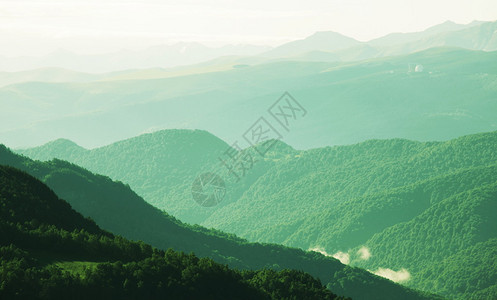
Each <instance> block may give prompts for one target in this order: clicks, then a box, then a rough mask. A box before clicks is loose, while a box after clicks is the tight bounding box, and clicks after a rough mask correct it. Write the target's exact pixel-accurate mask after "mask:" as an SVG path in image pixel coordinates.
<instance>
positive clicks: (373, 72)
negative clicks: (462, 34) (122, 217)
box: [0, 48, 497, 149]
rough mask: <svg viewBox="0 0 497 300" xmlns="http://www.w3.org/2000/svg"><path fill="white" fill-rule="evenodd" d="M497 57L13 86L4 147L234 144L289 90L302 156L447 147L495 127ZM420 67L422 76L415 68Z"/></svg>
mask: <svg viewBox="0 0 497 300" xmlns="http://www.w3.org/2000/svg"><path fill="white" fill-rule="evenodd" d="M496 55H497V52H485V51H472V50H464V49H459V48H432V49H428V50H425V51H422V52H416V53H413V54H410V55H403V56H395V57H388V58H376V59H372V60H366V61H361V62H347V63H345V62H343V63H337V62H319V61H317V62H304V61H278V62H273V63H268V64H260V65H253V66H249V67H245V68H238V69H236V68H235V69H233V68H232V69H230V70H225V71H218V72H211V73H202V74H189V75H185V76H179V77H168V78H157V79H146V80H145V79H143V80H142V79H135V80H122V81H121V80H116V81H102V82H91V83H42V82H31V83H21V84H15V85H9V86H6V87H3V88H0V99H1V105H2V108H3V109H2V110H0V128H1V129H0V140H1V141H2V142H4V143H5V144H8V145H9V146H11V147H15V148H18V147H30V146H34V145H40V144H44V143H46V142H48V141H50V140H54V139H57V138H60V137H64V138H68V139H71V140H74V141H76V142H77V143H78V144H80V145H83V146H85V147H87V148H93V147H98V146H102V145H107V144H110V143H112V142H115V141H118V140H123V139H126V138H129V137H132V136H137V135H139V134H141V133H144V132H151V131H156V130H159V129H167V128H184V129H195V128H202V129H205V130H208V131H210V132H213V133H215V134H216V135H218V136H220V137H221V138H223V139H224V140H227V141H230V142H233V141H235V140H236V139H239V138H240V135H241V134H243V133H244V132H245V131H246V130H247V129H248V128H249V127H250V126H251V125H252V124H253V123H254V122H255V120H257V118H258V117H260V116H261V114H263V113H265V112H266V111H267V109H268V108H269V107H270V106H271V105H272V104H273V103H275V102H276V101H277V100H278V99H279V98H280V97H281V95H282V93H283V92H284V91H288V92H290V94H291V95H292V96H293V97H294V98H295V99H297V100H298V101H299V103H301V105H302V106H303V107H305V108H306V110H307V111H308V112H309V114H308V117H305V118H302V119H299V120H298V121H296V122H293V123H294V125H293V128H292V130H291V131H290V132H288V133H287V134H285V141H287V142H288V143H289V144H291V145H292V146H294V147H296V148H297V149H308V148H313V147H321V146H327V145H339V144H350V143H356V142H360V141H364V140H366V139H370V138H395V137H401V138H408V139H415V140H422V141H427V140H447V139H450V138H455V137H457V136H460V135H463V134H471V133H477V132H483V131H492V130H495V128H497V120H496V115H495V114H493V113H492V112H493V111H495V109H497V108H496V107H495V101H493V99H495V95H496V94H497V86H496V85H495V76H496V74H497V73H496V71H495V70H497V63H496V61H497V59H496ZM413 64H414V66H415V65H418V64H419V65H422V66H424V71H423V72H414V71H412V70H413V69H414V67H413ZM409 66H411V67H410V68H411V72H410V71H409V70H410V69H409ZM140 76H141V75H140ZM247 82H250V85H248V84H247ZM270 118H271V117H270ZM275 126H276V127H275V129H276V130H284V129H282V128H280V127H278V124H276V125H275Z"/></svg>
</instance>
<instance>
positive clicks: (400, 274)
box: [370, 268, 411, 282]
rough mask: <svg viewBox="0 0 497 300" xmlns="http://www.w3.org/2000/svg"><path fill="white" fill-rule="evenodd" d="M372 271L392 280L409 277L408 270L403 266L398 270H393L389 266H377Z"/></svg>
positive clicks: (407, 278) (401, 280) (402, 279)
mask: <svg viewBox="0 0 497 300" xmlns="http://www.w3.org/2000/svg"><path fill="white" fill-rule="evenodd" d="M370 272H371V271H370ZM372 273H374V274H376V275H378V276H381V277H384V278H387V279H390V280H391V281H393V282H404V281H407V280H409V279H410V278H411V274H410V273H409V271H407V270H406V269H404V268H402V269H400V270H399V271H394V270H392V269H389V268H378V270H376V272H372Z"/></svg>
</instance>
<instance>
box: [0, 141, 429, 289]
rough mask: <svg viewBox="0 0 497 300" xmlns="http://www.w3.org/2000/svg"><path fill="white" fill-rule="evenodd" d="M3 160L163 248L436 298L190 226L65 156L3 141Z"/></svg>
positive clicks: (336, 284)
mask: <svg viewBox="0 0 497 300" xmlns="http://www.w3.org/2000/svg"><path fill="white" fill-rule="evenodd" d="M65 143H66V144H67V145H71V144H70V143H67V142H65ZM55 144H59V143H55ZM59 145H60V144H59ZM0 164H6V165H9V166H14V167H17V168H19V169H22V170H24V171H26V172H29V173H30V174H32V175H33V176H35V177H37V178H39V179H40V180H42V181H43V182H44V183H46V184H47V185H48V186H49V187H50V188H51V189H53V190H54V191H55V192H56V193H57V195H59V196H60V197H62V198H64V199H67V201H68V202H69V203H70V204H71V206H72V207H73V208H74V209H76V210H77V211H78V212H81V213H82V214H83V215H84V216H87V217H91V218H92V219H93V220H95V222H96V224H98V225H99V226H101V227H102V228H105V229H106V230H109V231H111V232H112V233H114V234H119V235H122V236H124V237H125V238H129V239H132V240H141V241H144V242H146V243H149V244H151V245H152V246H154V247H158V248H160V249H168V248H173V249H174V250H179V251H184V252H191V251H193V252H194V253H195V255H197V256H198V257H209V258H212V259H213V260H214V261H217V262H218V263H222V264H228V265H229V266H230V267H234V268H237V269H244V270H257V269H263V268H266V269H271V270H278V271H283V274H284V272H289V271H284V269H296V270H303V271H306V272H308V273H310V274H312V275H313V276H316V277H318V278H320V280H322V282H323V283H324V284H326V285H327V286H328V288H329V289H331V290H332V291H334V292H335V293H338V294H340V295H346V296H350V297H353V298H354V299H399V298H402V299H432V298H435V297H434V296H430V295H427V294H422V293H419V292H416V291H413V290H410V289H406V288H404V287H402V286H400V285H398V284H395V283H393V282H391V281H388V280H386V279H384V278H381V277H377V276H375V275H373V274H371V273H369V272H367V271H365V270H361V269H358V268H351V267H348V266H345V265H343V264H341V263H340V262H339V261H337V260H336V259H334V258H329V257H326V256H323V255H321V254H319V253H316V252H305V251H302V250H299V249H292V248H287V247H284V246H280V245H272V244H260V243H249V242H247V241H246V240H243V239H240V238H237V237H236V236H234V235H230V234H225V233H222V232H220V231H215V230H208V229H205V228H203V227H200V226H190V225H186V224H184V223H181V222H180V221H179V220H177V219H175V218H173V217H171V216H169V215H168V214H167V213H165V212H163V211H161V210H158V209H157V208H154V207H153V206H151V205H150V204H147V203H146V202H145V201H144V200H143V199H142V198H140V197H139V196H137V195H136V194H135V193H134V192H133V191H132V190H131V189H130V188H129V186H126V185H124V184H122V183H119V182H114V181H112V180H110V179H109V178H108V177H104V176H100V175H94V174H92V173H90V172H89V171H86V170H84V169H82V168H80V167H78V166H76V165H72V164H70V163H67V162H64V161H60V160H53V161H50V162H46V163H43V162H39V161H32V160H30V159H28V158H25V157H21V156H18V155H15V154H14V153H12V152H10V151H9V150H8V149H7V148H5V147H3V146H2V147H1V149H0ZM266 272H269V274H273V273H271V272H272V271H266ZM275 276H277V275H275ZM289 276H290V275H289ZM268 284H269V282H268Z"/></svg>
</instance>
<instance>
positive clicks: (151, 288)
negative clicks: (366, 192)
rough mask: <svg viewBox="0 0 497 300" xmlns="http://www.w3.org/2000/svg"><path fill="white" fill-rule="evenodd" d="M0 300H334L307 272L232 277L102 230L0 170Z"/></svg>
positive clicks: (33, 182) (22, 177) (19, 175)
mask: <svg viewBox="0 0 497 300" xmlns="http://www.w3.org/2000/svg"><path fill="white" fill-rule="evenodd" d="M0 216H1V219H0V232H1V235H0V237H1V238H0V258H1V260H0V279H1V282H2V284H1V285H0V297H1V298H2V299H89V298H90V297H91V298H93V299H108V298H113V299H117V298H118V299H164V297H168V298H173V299H193V298H195V299H199V298H202V299H220V298H223V299H228V298H229V299H302V298H303V297H304V298H308V299H337V298H338V297H336V295H334V294H332V293H331V292H330V291H329V290H327V289H326V288H325V287H324V286H322V285H321V283H320V282H319V281H318V280H316V279H314V278H312V277H311V276H309V275H308V274H306V273H303V272H299V271H292V270H284V271H280V272H275V271H271V270H261V271H244V272H240V271H234V270H230V269H228V268H227V267H226V266H224V265H219V264H217V263H215V262H213V261H212V260H211V259H207V258H202V259H199V258H197V257H196V256H194V255H193V254H190V255H186V254H184V253H179V252H174V251H172V250H167V251H161V250H157V249H155V248H152V247H151V246H149V245H147V244H144V243H143V242H139V243H137V242H131V241H129V240H126V239H123V238H121V237H117V236H114V235H112V234H110V233H108V232H106V231H103V230H101V229H100V228H99V227H98V226H97V225H96V224H95V223H94V222H93V221H91V220H89V219H85V218H83V216H81V215H80V214H79V213H77V212H76V211H74V210H73V209H71V207H70V205H69V204H68V203H67V202H65V201H64V200H61V199H59V198H58V197H57V196H56V195H55V194H54V193H53V192H52V191H51V190H50V189H49V188H48V187H47V186H45V185H44V184H43V183H42V182H40V181H38V180H37V179H35V178H34V177H31V176H30V175H28V174H26V173H24V172H21V171H19V170H17V169H14V168H11V167H6V166H0Z"/></svg>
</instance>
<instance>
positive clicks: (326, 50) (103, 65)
mask: <svg viewBox="0 0 497 300" xmlns="http://www.w3.org/2000/svg"><path fill="white" fill-rule="evenodd" d="M495 30H496V23H495V22H481V21H473V22H471V23H469V24H464V25H463V24H456V23H454V22H451V21H447V22H445V23H442V24H439V25H436V26H433V27H430V28H428V29H426V30H425V31H422V32H413V33H392V34H389V35H386V36H384V37H381V38H377V39H374V40H371V41H368V42H360V41H357V40H355V39H353V38H350V37H346V36H343V35H341V34H339V33H336V32H332V31H326V32H317V33H315V34H314V35H312V36H309V37H308V38H305V39H303V40H297V41H293V42H289V43H286V44H283V45H281V46H279V47H276V48H274V49H271V48H270V47H268V46H256V45H227V46H224V47H219V48H211V47H207V46H204V45H202V44H200V43H194V42H188V43H187V42H181V43H177V44H173V45H160V46H154V47H151V48H148V49H146V50H142V51H125V50H123V51H120V52H116V53H108V54H100V55H78V54H75V53H72V52H68V51H65V50H59V51H56V52H54V53H51V54H49V55H46V56H41V57H16V58H7V57H1V56H0V72H2V71H4V72H18V71H26V70H31V69H38V68H47V67H49V68H53V67H56V68H64V69H70V70H74V71H79V72H88V73H104V72H114V71H122V70H126V69H144V68H170V67H175V66H182V65H190V64H197V63H200V62H203V61H208V60H212V59H215V58H219V57H222V56H244V57H245V56H250V58H249V59H247V58H243V59H241V60H242V61H248V62H251V63H254V62H260V61H267V60H268V59H282V58H285V59H288V58H292V59H298V60H315V61H323V60H325V61H353V60H358V59H368V58H374V57H384V56H389V55H401V54H408V53H412V52H414V51H420V50H424V49H428V48H431V47H440V46H451V47H461V48H465V49H471V50H484V51H493V50H496V49H497V34H496V32H495Z"/></svg>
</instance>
